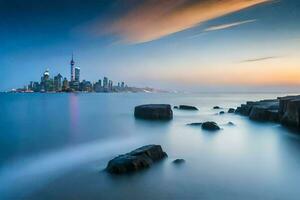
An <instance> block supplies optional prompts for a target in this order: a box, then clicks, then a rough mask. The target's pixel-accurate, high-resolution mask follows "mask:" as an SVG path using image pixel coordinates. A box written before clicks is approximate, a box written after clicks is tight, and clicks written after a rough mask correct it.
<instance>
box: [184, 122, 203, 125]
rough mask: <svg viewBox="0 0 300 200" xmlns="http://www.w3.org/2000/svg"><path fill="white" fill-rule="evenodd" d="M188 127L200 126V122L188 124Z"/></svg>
mask: <svg viewBox="0 0 300 200" xmlns="http://www.w3.org/2000/svg"><path fill="white" fill-rule="evenodd" d="M187 125H189V126H202V122H194V123H190V124H187Z"/></svg>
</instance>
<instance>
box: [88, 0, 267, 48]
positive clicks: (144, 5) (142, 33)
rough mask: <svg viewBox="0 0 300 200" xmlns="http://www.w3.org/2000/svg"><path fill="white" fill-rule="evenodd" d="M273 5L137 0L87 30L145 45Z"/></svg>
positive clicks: (242, 0)
mask: <svg viewBox="0 0 300 200" xmlns="http://www.w3.org/2000/svg"><path fill="white" fill-rule="evenodd" d="M269 1H272V0H226V1H220V0H164V1H161V0H144V1H135V0H133V1H130V2H135V3H137V5H135V4H134V5H135V6H132V7H131V9H129V10H128V12H126V13H125V14H122V15H120V16H118V17H116V18H112V19H109V20H106V21H102V20H96V21H95V22H94V23H92V25H89V26H88V27H87V29H88V31H90V32H92V33H93V34H94V35H96V36H101V35H107V34H112V35H115V36H118V37H119V39H120V41H122V42H125V43H142V42H148V41H152V40H155V39H159V38H161V37H164V36H167V35H170V34H172V33H176V32H179V31H182V30H185V29H188V28H191V27H194V26H196V25H199V24H200V23H203V22H206V21H208V20H211V19H215V18H217V17H221V16H223V15H226V14H229V13H232V12H236V11H240V10H242V9H245V8H249V7H251V6H255V5H257V4H261V3H264V2H269ZM237 23H238V22H237ZM239 23H250V21H248V22H239ZM237 25H240V24H236V23H234V24H227V25H223V26H222V27H214V28H212V30H213V29H215V30H217V29H218V28H219V29H221V28H229V27H232V26H237Z"/></svg>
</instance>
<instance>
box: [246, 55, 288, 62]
mask: <svg viewBox="0 0 300 200" xmlns="http://www.w3.org/2000/svg"><path fill="white" fill-rule="evenodd" d="M280 57H282V56H266V57H259V58H252V59H246V60H242V61H240V63H247V62H259V61H264V60H271V59H276V58H280Z"/></svg>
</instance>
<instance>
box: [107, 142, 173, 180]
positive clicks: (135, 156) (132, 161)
mask: <svg viewBox="0 0 300 200" xmlns="http://www.w3.org/2000/svg"><path fill="white" fill-rule="evenodd" d="M165 157H167V154H166V153H165V152H164V151H163V150H162V148H161V146H160V145H147V146H143V147H140V148H138V149H136V150H134V151H131V152H130V153H127V154H124V155H119V156H117V157H115V158H114V159H112V160H110V161H109V162H108V164H107V167H106V170H107V171H108V172H109V173H113V174H123V173H128V172H133V171H138V170H141V169H144V168H148V167H150V166H151V165H152V164H153V163H154V162H156V161H159V160H162V159H164V158H165Z"/></svg>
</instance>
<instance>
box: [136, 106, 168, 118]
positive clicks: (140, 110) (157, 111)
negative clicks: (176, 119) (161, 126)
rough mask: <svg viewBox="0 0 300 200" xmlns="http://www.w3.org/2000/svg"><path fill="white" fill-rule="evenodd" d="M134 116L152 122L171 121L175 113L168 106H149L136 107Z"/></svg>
mask: <svg viewBox="0 0 300 200" xmlns="http://www.w3.org/2000/svg"><path fill="white" fill-rule="evenodd" d="M134 116H135V117H136V118H141V119H150V120H170V119H172V118H173V111H172V109H171V106H170V105H168V104H147V105H140V106H136V107H135V109H134Z"/></svg>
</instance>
